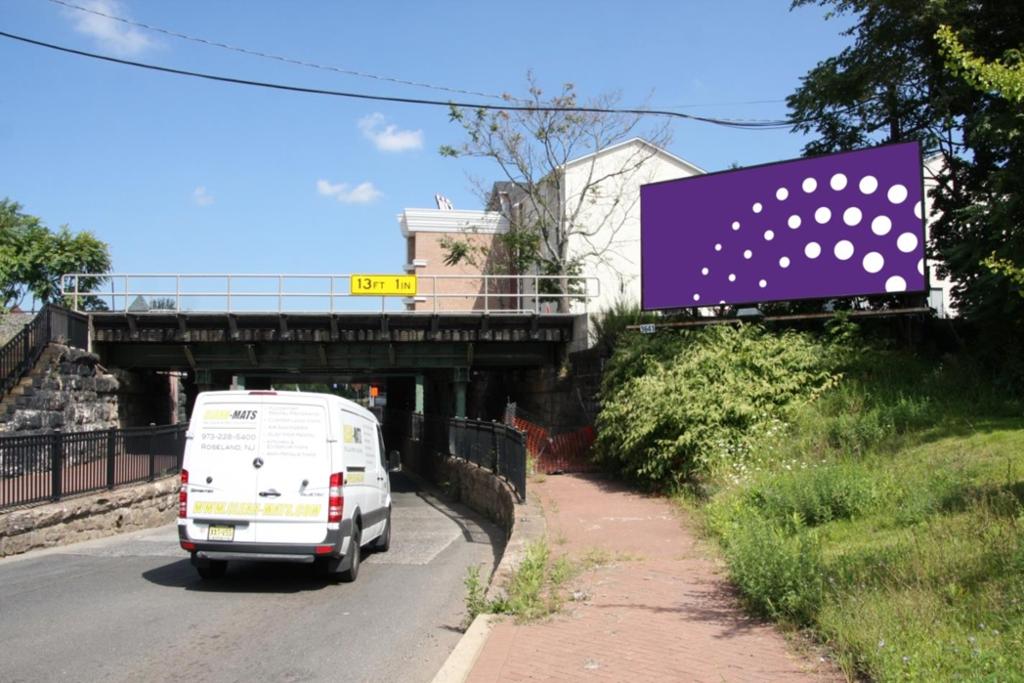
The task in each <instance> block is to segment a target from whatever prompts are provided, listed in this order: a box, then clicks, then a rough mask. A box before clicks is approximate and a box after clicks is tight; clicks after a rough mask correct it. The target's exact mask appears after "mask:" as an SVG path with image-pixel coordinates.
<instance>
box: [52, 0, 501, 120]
mask: <svg viewBox="0 0 1024 683" xmlns="http://www.w3.org/2000/svg"><path fill="white" fill-rule="evenodd" d="M49 1H50V2H52V3H53V4H55V5H61V6H63V7H67V8H69V9H73V10H76V11H78V12H86V13H88V14H93V15H95V16H98V17H104V18H105V19H110V20H111V21H117V22H120V23H122V24H125V25H127V26H135V27H137V28H144V29H146V30H147V31H155V32H156V33H162V34H164V35H165V36H171V37H172V38H180V39H181V40H190V41H192V42H193V43H201V44H203V45H208V46H210V47H219V48H221V49H224V50H231V51H233V52H240V53H241V54H243V55H249V56H251V57H261V58H263V59H273V60H276V61H278V62H284V63H285V64H293V65H295V66H304V67H308V68H310V69H321V70H323V71H333V72H334V73H339V74H345V75H346V76H358V77H359V78H372V79H374V80H377V81H386V82H388V83H397V84H399V85H411V86H415V87H417V88H430V89H432V90H442V91H444V92H451V93H458V94H460V95H474V96H477V97H488V98H491V99H496V100H500V99H502V96H501V95H495V94H493V93H485V92H480V91H478V90H463V89H462V88H449V87H447V86H443V85H435V84H433V83H423V82H421V81H410V80H406V79H404V78H395V77H393V76H381V75H379V74H372V73H368V72H366V71H356V70H355V69H345V68H342V67H340V66H331V65H330V64H317V63H316V62H309V61H306V60H304V59H296V58H294V57H287V56H285V55H276V54H274V53H272V52H263V51H261V50H253V49H251V48H247V47H240V46H238V45H230V44H228V43H221V42H219V41H216V40H210V39H208V38H200V37H198V36H190V35H188V34H187V33H179V32H178V31H172V30H170V29H166V28H162V27H160V26H153V25H152V24H145V23H143V22H141V21H135V20H133V19H127V18H125V17H119V16H117V15H115V14H108V13H106V12H101V11H99V10H97V9H93V8H91V7H83V6H82V5H76V4H75V3H73V2H66V1H65V0H49Z"/></svg>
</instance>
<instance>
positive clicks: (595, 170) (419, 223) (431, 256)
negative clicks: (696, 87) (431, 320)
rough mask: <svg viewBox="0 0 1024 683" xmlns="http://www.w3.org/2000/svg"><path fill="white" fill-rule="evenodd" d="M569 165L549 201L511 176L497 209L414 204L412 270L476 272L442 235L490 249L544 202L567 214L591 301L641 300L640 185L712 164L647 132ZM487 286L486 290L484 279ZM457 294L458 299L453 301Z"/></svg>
mask: <svg viewBox="0 0 1024 683" xmlns="http://www.w3.org/2000/svg"><path fill="white" fill-rule="evenodd" d="M561 171H562V173H563V176H562V182H560V183H558V186H559V193H560V196H552V197H550V199H549V201H547V202H545V206H544V207H543V209H538V208H537V207H533V206H528V205H526V202H525V201H524V199H523V196H522V194H521V193H517V192H516V188H515V186H514V184H513V183H511V182H499V183H495V185H494V188H493V190H492V193H491V197H490V201H489V203H488V207H487V208H488V209H489V210H485V211H450V210H447V209H406V210H405V211H403V212H402V213H401V214H399V216H398V222H399V225H400V226H401V229H402V235H403V236H404V237H405V238H406V240H407V245H408V248H407V257H406V270H407V272H415V273H416V274H417V275H419V276H421V277H423V276H426V279H427V281H428V282H429V280H430V276H432V275H460V276H462V277H464V278H465V277H468V275H469V274H470V273H469V271H471V270H473V269H472V268H469V270H467V266H466V265H464V264H463V265H460V266H448V265H446V264H445V263H444V260H443V259H444V250H443V249H442V247H441V242H442V241H443V240H444V239H445V238H456V239H468V240H470V241H471V242H473V243H474V244H476V245H478V246H481V247H483V248H485V249H489V248H490V247H491V245H492V244H493V243H494V237H495V235H497V234H501V233H504V232H507V231H508V230H509V220H508V217H513V218H514V219H516V220H519V221H520V222H523V223H525V222H527V221H528V220H529V213H530V212H531V211H538V210H544V211H548V212H550V213H551V214H552V215H553V216H558V217H559V220H561V221H562V224H563V227H562V228H561V229H560V230H558V231H556V232H558V233H559V234H561V235H562V236H563V237H564V239H565V241H566V242H567V244H565V245H564V246H565V248H566V252H565V253H566V254H567V255H568V257H569V258H570V259H573V258H578V259H579V260H580V262H581V263H582V265H583V271H582V273H581V275H583V276H587V277H589V278H591V279H592V282H591V284H590V287H589V290H590V291H591V292H595V293H596V294H597V296H595V297H594V298H592V299H591V301H590V304H589V310H590V311H591V312H594V311H600V310H603V309H606V308H609V307H610V306H611V305H612V304H614V303H615V301H616V300H618V299H620V298H625V299H627V300H631V301H635V302H637V303H639V302H640V186H641V185H644V184H646V183H654V182H659V181H662V180H673V179H676V178H685V177H689V176H692V175H696V174H699V173H703V172H704V171H703V170H701V169H700V168H698V167H697V166H695V165H694V164H692V163H690V162H688V161H686V160H684V159H681V158H679V157H677V156H675V155H673V154H671V153H669V152H667V151H665V150H664V149H661V148H660V147H657V146H656V145H653V144H652V143H650V142H648V141H646V140H643V139H641V138H633V139H631V140H627V141H625V142H621V143H619V144H616V145H613V146H610V147H606V148H605V149H602V150H600V151H598V152H595V153H593V154H588V155H586V156H583V157H580V158H578V159H574V160H572V161H570V162H568V163H567V164H565V166H563V167H562V168H561ZM517 195H518V196H517ZM560 246H561V245H559V244H556V243H555V238H554V236H553V237H552V240H551V241H550V242H549V244H547V246H546V248H547V249H548V250H549V252H548V253H557V252H558V250H559V249H560ZM497 257H499V255H496V258H497ZM475 272H479V269H477V270H476V271H475ZM463 282H467V281H466V280H464V281H463ZM445 284H452V281H448V282H446V283H445ZM527 284H528V283H527ZM429 286H430V285H428V287H429ZM439 287H440V285H439ZM421 291H422V290H421ZM490 293H491V294H493V293H494V292H493V291H492V292H490ZM479 294H481V295H482V294H483V291H482V284H481V290H480V292H479ZM456 302H457V300H456V299H454V298H453V299H450V300H449V302H448V303H449V304H450V306H449V307H455V304H456ZM465 303H466V302H463V305H462V306H461V307H462V308H467V307H468V308H472V309H480V308H483V307H484V302H483V300H482V299H481V298H480V297H478V299H477V301H476V302H473V303H472V305H469V306H466V305H465ZM419 306H420V307H422V304H420V305H419ZM487 307H488V308H490V307H491V306H490V305H488V306H487Z"/></svg>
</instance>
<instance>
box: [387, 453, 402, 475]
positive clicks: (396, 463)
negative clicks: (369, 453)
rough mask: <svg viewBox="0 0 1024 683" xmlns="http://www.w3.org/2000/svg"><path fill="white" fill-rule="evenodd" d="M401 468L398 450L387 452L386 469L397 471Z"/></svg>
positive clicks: (400, 455) (400, 456) (400, 457)
mask: <svg viewBox="0 0 1024 683" xmlns="http://www.w3.org/2000/svg"><path fill="white" fill-rule="evenodd" d="M401 469H402V454H401V453H400V452H399V451H389V452H388V470H389V471H391V472H397V471H399V470H401Z"/></svg>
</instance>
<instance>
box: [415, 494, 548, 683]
mask: <svg viewBox="0 0 1024 683" xmlns="http://www.w3.org/2000/svg"><path fill="white" fill-rule="evenodd" d="M515 512H516V514H515V519H514V520H513V526H512V533H511V535H510V536H509V539H508V542H507V543H506V544H505V550H504V552H503V553H502V555H501V561H500V562H498V566H497V567H496V568H495V570H494V573H493V574H492V575H491V583H490V586H488V588H487V599H488V600H493V599H495V598H496V597H498V595H499V593H500V592H501V590H502V586H503V585H504V584H505V579H506V578H507V577H508V576H510V575H511V573H512V572H513V571H514V570H515V568H516V567H517V566H519V563H520V562H522V559H523V556H524V554H525V553H526V546H527V545H529V544H530V543H531V542H532V541H536V540H538V539H541V538H543V537H544V535H545V534H546V533H547V522H546V520H545V519H544V511H543V510H542V508H541V505H540V499H538V498H537V496H535V495H527V497H526V502H525V503H524V504H522V505H517V506H516V511H515ZM500 620H501V616H499V615H496V614H481V615H478V616H477V618H476V619H474V620H473V623H472V624H470V626H469V628H468V629H467V630H466V632H465V633H464V634H463V635H462V638H461V639H460V640H459V643H458V645H456V646H455V649H454V650H453V651H452V653H451V654H450V655H449V656H448V659H447V660H445V663H444V665H443V666H442V667H441V669H440V670H439V671H438V672H437V675H436V676H434V679H433V683H462V682H463V681H465V680H466V679H467V678H469V674H470V672H471V671H472V670H473V665H474V664H476V660H477V658H478V657H479V656H480V653H481V652H482V651H483V649H484V646H485V645H486V644H487V638H488V637H489V636H490V634H491V629H492V628H494V625H495V624H496V623H497V622H499V621H500Z"/></svg>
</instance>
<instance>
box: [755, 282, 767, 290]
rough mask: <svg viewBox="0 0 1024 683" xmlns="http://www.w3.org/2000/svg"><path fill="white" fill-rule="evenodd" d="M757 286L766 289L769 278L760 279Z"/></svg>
mask: <svg viewBox="0 0 1024 683" xmlns="http://www.w3.org/2000/svg"><path fill="white" fill-rule="evenodd" d="M757 286H758V287H760V288H761V289H764V288H765V287H767V286H768V281H767V280H761V281H759V282H758V283H757Z"/></svg>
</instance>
